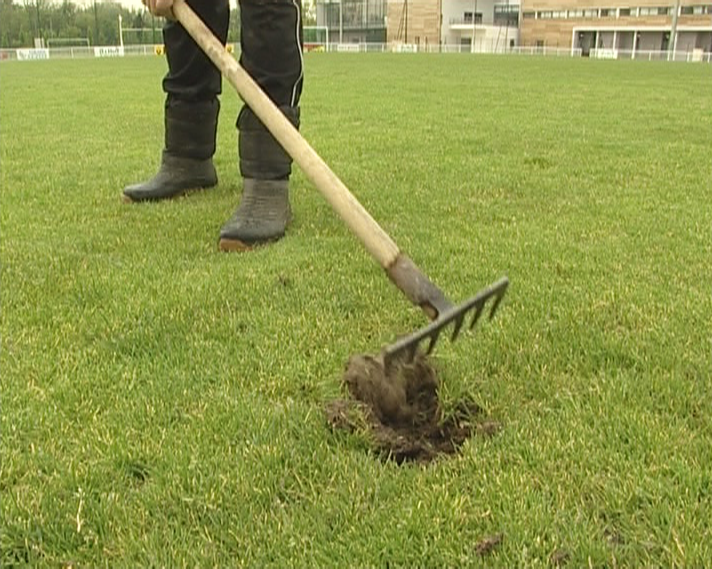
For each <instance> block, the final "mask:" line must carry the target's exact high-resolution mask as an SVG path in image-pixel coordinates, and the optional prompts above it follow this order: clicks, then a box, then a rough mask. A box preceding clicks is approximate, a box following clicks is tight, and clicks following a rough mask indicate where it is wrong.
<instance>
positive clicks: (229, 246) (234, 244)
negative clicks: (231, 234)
mask: <svg viewBox="0 0 712 569" xmlns="http://www.w3.org/2000/svg"><path fill="white" fill-rule="evenodd" d="M253 247H254V245H250V244H248V243H244V242H243V241H239V240H237V239H225V238H224V237H223V238H221V239H220V241H219V243H218V248H219V249H220V250H221V251H225V252H226V253H234V252H238V253H244V252H245V251H251V250H252V248H253Z"/></svg>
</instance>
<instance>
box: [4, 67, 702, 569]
mask: <svg viewBox="0 0 712 569" xmlns="http://www.w3.org/2000/svg"><path fill="white" fill-rule="evenodd" d="M164 65H165V64H164V62H163V61H162V60H160V59H159V58H146V59H124V60H112V61H103V60H84V61H51V62H46V63H44V62H33V63H27V64H22V63H7V64H5V63H4V64H2V66H1V68H0V74H1V84H2V90H1V91H0V121H1V122H0V136H1V139H0V140H1V154H0V158H1V160H2V162H1V168H2V193H1V204H0V205H1V210H0V215H1V223H2V226H1V234H0V237H1V248H0V253H1V255H2V259H1V260H2V289H1V299H2V316H1V320H0V322H1V326H2V328H1V331H2V353H1V356H0V357H1V358H2V360H1V365H2V423H1V426H2V462H1V466H0V469H1V470H0V473H1V475H0V492H1V501H0V509H1V512H2V520H3V522H2V534H1V537H0V548H1V554H2V563H3V565H13V564H24V563H29V564H32V565H46V566H52V567H56V566H59V565H62V564H64V565H69V564H72V565H75V566H96V565H108V566H189V565H190V566H211V565H217V566H236V565H245V566H257V567H265V566H274V567H285V566H323V567H328V566H333V567H336V566H379V567H384V566H423V567H436V566H468V565H476V566H479V565H486V566H500V567H504V566H507V567H514V566H517V567H529V566H547V565H551V563H552V555H553V556H554V558H561V557H564V558H566V560H567V562H568V564H569V565H570V566H573V567H581V566H589V565H590V566H596V567H611V566H616V565H617V566H629V567H639V566H651V567H658V566H680V567H682V566H687V567H703V566H710V565H712V545H710V544H711V543H712V533H711V530H710V527H712V468H711V467H710V465H712V419H711V417H712V403H711V402H712V385H711V379H710V377H711V375H712V374H711V371H712V288H711V287H712V285H711V284H710V283H711V282H712V281H711V280H710V259H712V233H711V232H712V206H710V197H711V196H712V166H711V165H710V156H711V155H712V139H711V138H710V132H712V98H710V96H709V94H710V92H711V88H712V74H711V72H710V67H709V66H706V65H696V64H656V63H643V62H610V61H605V62H604V61H589V60H586V59H571V60H570V59H539V58H528V57H521V58H508V57H491V58H490V57H479V56H478V57H472V56H456V55H452V56H425V55H423V56H407V55H405V56H389V55H383V56H381V55H372V56H353V55H346V54H344V55H328V56H327V55H324V54H313V55H310V56H307V59H306V65H307V68H306V91H305V94H304V98H303V132H304V134H305V135H306V137H307V139H308V140H310V141H311V143H312V145H313V146H314V147H315V148H316V150H317V151H318V152H320V153H321V154H322V155H323V157H324V158H325V160H326V161H327V162H328V163H329V164H330V165H331V166H332V168H333V169H334V171H336V172H337V173H338V174H339V175H340V176H341V177H342V179H343V180H344V181H345V183H346V184H347V185H348V186H349V187H350V188H351V189H352V191H353V192H354V194H355V195H356V196H357V197H358V199H359V200H361V201H362V203H363V204H364V205H365V206H366V208H367V209H368V210H369V211H370V212H371V213H372V214H373V216H374V217H375V218H376V219H377V220H378V221H379V222H380V223H381V224H382V225H383V227H384V229H385V230H386V231H387V232H389V233H390V234H391V235H392V236H393V238H394V239H395V241H396V242H397V243H398V244H399V245H400V246H401V248H403V249H404V250H405V251H407V252H408V253H409V254H410V256H411V257H412V258H413V259H414V260H415V261H416V263H418V265H419V266H420V267H421V268H423V269H424V270H425V272H427V273H428V274H429V275H430V276H431V277H432V278H433V280H435V281H436V282H437V283H438V284H439V285H440V286H441V287H442V288H443V289H444V290H445V291H447V292H448V294H449V295H450V296H451V297H452V298H453V299H462V298H465V297H467V296H469V295H472V294H474V293H475V292H476V291H477V290H478V289H479V288H481V287H483V286H485V285H487V284H489V283H490V282H492V281H494V280H495V279H497V278H499V277H500V276H501V275H503V274H507V275H508V276H509V278H510V279H511V281H512V285H511V287H510V290H509V293H508V295H507V298H506V300H505V303H504V304H503V306H502V309H501V312H500V313H499V314H498V316H497V318H496V319H495V320H494V321H493V322H491V323H488V324H486V325H483V326H481V327H480V328H479V329H478V332H477V334H476V335H475V336H474V337H469V338H467V339H462V340H459V341H458V342H457V343H455V344H450V343H448V342H447V341H443V342H441V343H440V344H439V346H438V352H437V353H438V358H437V365H438V366H439V369H440V372H441V379H442V381H443V386H442V398H443V400H444V403H445V405H453V404H454V403H455V402H456V401H457V400H459V399H460V398H461V397H464V396H472V397H474V398H475V399H476V400H477V401H478V402H479V403H480V405H482V406H483V407H484V408H485V409H486V412H487V415H488V416H489V417H490V418H492V419H494V420H497V421H500V422H501V423H502V424H503V426H504V429H503V430H502V432H501V433H500V434H498V435H497V436H495V437H494V438H491V439H486V438H482V437H476V438H474V439H472V440H471V441H469V442H468V443H467V444H466V445H465V446H464V448H463V449H462V453H461V455H459V456H457V457H454V458H451V459H447V460H441V461H438V462H435V463H433V464H431V465H428V466H404V467H398V466H396V465H394V464H392V463H383V462H381V461H379V460H378V459H376V458H375V457H374V456H372V455H371V454H370V453H369V452H368V449H367V444H366V441H365V440H364V438H363V437H362V436H361V435H358V434H354V435H345V434H342V433H332V432H330V430H329V429H328V427H327V425H326V422H325V420H324V416H323V413H322V410H323V406H324V404H325V403H327V402H328V401H330V400H332V399H334V398H336V397H338V396H339V395H340V385H339V382H340V377H341V373H342V370H343V366H344V364H345V362H346V360H347V358H348V356H349V354H353V353H358V352H374V351H377V350H378V348H379V347H380V346H381V345H383V344H386V343H388V342H390V341H392V340H393V339H394V338H395V336H396V335H397V334H400V333H403V332H408V331H411V330H413V329H415V328H417V327H418V326H420V325H422V324H424V320H423V317H422V315H421V314H420V313H419V312H418V311H417V310H416V309H414V308H412V307H411V306H410V305H409V304H408V303H407V301H406V300H405V299H404V298H403V297H402V296H401V295H400V293H399V292H398V291H397V290H396V289H395V288H394V287H393V286H392V285H391V284H390V283H389V281H388V279H387V278H385V277H384V275H383V274H382V272H381V270H380V269H379V268H378V266H377V265H376V264H375V263H374V262H373V261H372V260H371V259H370V258H369V257H368V255H367V254H366V252H365V251H364V249H363V248H362V246H361V245H360V244H359V243H358V242H357V240H356V239H355V238H354V237H353V236H351V235H350V233H349V232H348V230H347V229H346V227H345V226H344V224H343V223H342V222H341V221H340V220H339V219H338V218H337V217H336V215H335V214H334V213H333V212H332V211H331V209H330V208H329V206H328V205H327V203H326V202H325V200H324V199H323V198H322V197H321V195H320V194H319V193H318V192H317V191H316V190H315V189H314V188H312V187H311V186H310V185H309V184H308V183H307V182H306V180H305V177H304V176H303V174H302V173H301V172H299V171H297V172H296V173H295V176H294V177H293V184H292V187H293V208H294V211H295V220H294V223H293V224H292V226H291V227H290V230H289V232H288V235H287V237H286V238H285V239H284V240H282V241H281V242H279V243H277V244H275V245H273V246H271V247H268V248H264V249H261V250H258V251H255V252H252V253H250V254H246V255H229V254H221V253H219V252H218V250H217V245H216V241H217V235H218V231H219V228H220V226H221V224H222V223H223V221H224V220H225V219H226V218H227V217H228V216H229V215H230V213H231V211H232V210H233V208H234V207H235V206H236V204H237V202H238V199H239V192H240V180H239V176H238V174H237V164H236V136H235V131H234V120H235V116H236V113H237V110H238V107H239V102H238V98H237V96H236V95H235V94H234V92H232V90H231V88H230V87H229V85H227V84H226V86H225V93H224V95H223V97H222V104H223V107H222V120H221V124H220V130H219V141H218V152H217V155H216V164H217V167H218V170H219V174H220V177H221V181H220V184H219V186H218V187H217V189H215V190H212V191H209V192H206V193H204V194H202V195H195V196H192V197H189V198H187V199H181V200H178V201H174V202H170V203H161V204H151V205H139V206H127V205H124V204H122V203H121V202H120V199H119V196H120V190H121V188H122V187H123V186H124V185H125V184H128V183H131V182H134V181H138V180H140V179H142V178H144V177H145V176H148V175H150V174H152V173H153V171H154V169H155V167H156V165H157V160H158V157H159V151H160V148H161V144H162V115H161V112H162V93H161V91H160V78H161V76H162V74H163V72H164ZM496 534H502V535H503V540H502V542H501V544H500V545H499V546H498V547H496V548H495V549H494V550H493V551H492V552H491V553H489V554H488V555H486V556H484V557H481V556H480V555H479V554H478V552H477V549H476V545H477V543H478V542H479V541H480V540H481V539H483V538H485V537H487V536H491V535H496Z"/></svg>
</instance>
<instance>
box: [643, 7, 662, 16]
mask: <svg viewBox="0 0 712 569" xmlns="http://www.w3.org/2000/svg"><path fill="white" fill-rule="evenodd" d="M638 10H639V12H638V14H639V15H640V16H667V14H668V10H669V8H668V7H667V6H665V7H660V6H641V7H640V8H638Z"/></svg>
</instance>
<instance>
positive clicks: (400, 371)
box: [326, 355, 499, 464]
mask: <svg viewBox="0 0 712 569" xmlns="http://www.w3.org/2000/svg"><path fill="white" fill-rule="evenodd" d="M343 385H344V387H345V391H346V392H347V394H348V399H341V400H337V401H334V402H331V403H330V404H329V405H327V408H326V414H327V420H328V422H329V424H330V425H331V427H332V428H334V429H346V430H349V431H368V433H369V435H370V436H369V438H370V440H371V442H372V444H373V447H374V449H375V450H376V451H377V452H378V454H379V455H381V456H382V457H384V458H387V459H391V460H394V461H396V462H397V463H399V464H400V463H403V462H406V461H415V462H428V461H430V460H433V459H434V458H436V457H437V456H439V455H443V454H453V453H455V452H457V451H458V449H459V448H460V446H461V445H462V443H463V442H465V440H466V439H467V438H468V437H470V436H471V435H472V434H473V433H474V432H479V433H482V434H484V435H486V436H491V435H492V434H494V433H496V432H497V431H498V430H499V426H498V424H497V423H495V422H493V421H485V422H483V423H478V422H477V421H476V419H477V417H478V416H479V415H481V409H480V407H479V406H478V405H477V404H476V403H475V402H474V401H462V402H460V403H459V404H458V405H456V406H455V409H454V411H453V412H452V413H450V414H448V416H445V414H444V412H443V409H442V407H441V405H440V401H439V399H438V379H437V375H436V373H435V369H434V368H433V366H432V365H431V364H430V363H429V361H428V360H427V358H425V357H424V356H422V355H418V356H417V357H416V358H415V360H413V362H412V363H401V364H393V365H391V366H390V368H389V369H388V370H386V369H385V368H384V365H383V360H382V359H381V358H379V357H373V356H369V355H356V356H352V357H351V358H350V359H349V361H348V363H347V365H346V371H345V373H344V377H343Z"/></svg>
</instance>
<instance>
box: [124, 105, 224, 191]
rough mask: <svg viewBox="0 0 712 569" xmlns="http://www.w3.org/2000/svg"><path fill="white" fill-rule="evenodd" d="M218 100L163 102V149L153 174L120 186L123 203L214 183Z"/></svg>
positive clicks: (215, 175)
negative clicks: (125, 185) (164, 104)
mask: <svg viewBox="0 0 712 569" xmlns="http://www.w3.org/2000/svg"><path fill="white" fill-rule="evenodd" d="M219 111H220V103H219V102H218V100H217V99H214V100H212V101H205V102H188V101H180V100H177V101H176V100H171V99H170V98H169V100H167V101H166V106H165V148H164V150H163V154H162V156H161V165H160V168H159V169H158V172H157V173H156V175H155V176H154V177H153V178H151V179H150V180H147V181H145V182H142V183H140V184H134V185H131V186H127V187H126V188H124V195H123V199H124V201H126V202H141V201H151V200H152V201H155V200H164V199H170V198H174V197H178V196H182V195H184V194H187V193H189V192H191V191H195V190H200V189H204V188H212V187H213V186H215V185H217V183H218V176H217V173H216V172H215V166H214V165H213V159H212V157H213V154H215V136H216V132H217V122H218V114H219Z"/></svg>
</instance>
